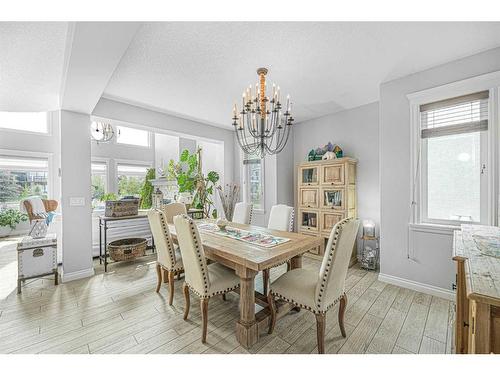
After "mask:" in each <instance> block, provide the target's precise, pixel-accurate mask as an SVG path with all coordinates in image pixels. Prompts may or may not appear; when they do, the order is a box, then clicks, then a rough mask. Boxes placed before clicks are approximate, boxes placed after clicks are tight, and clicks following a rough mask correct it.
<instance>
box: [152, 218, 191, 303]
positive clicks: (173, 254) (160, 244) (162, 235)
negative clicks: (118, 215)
mask: <svg viewBox="0 0 500 375" xmlns="http://www.w3.org/2000/svg"><path fill="white" fill-rule="evenodd" d="M148 220H149V226H150V228H151V233H152V235H153V239H154V242H155V249H156V254H157V261H156V273H157V275H158V283H157V284H156V293H158V292H159V291H160V287H161V282H162V274H163V277H164V278H165V273H164V272H163V271H165V272H166V275H167V278H168V286H169V299H168V304H169V305H171V304H172V303H173V300H174V276H175V275H180V274H181V273H182V272H184V266H183V262H182V257H181V254H180V252H179V249H176V248H175V247H174V243H173V241H172V236H171V235H170V230H169V229H168V223H167V219H166V215H165V213H164V212H163V211H162V210H158V209H151V210H149V211H148ZM166 281H167V280H165V282H166Z"/></svg>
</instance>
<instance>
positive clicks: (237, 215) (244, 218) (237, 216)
mask: <svg viewBox="0 0 500 375" xmlns="http://www.w3.org/2000/svg"><path fill="white" fill-rule="evenodd" d="M252 212H253V205H252V204H251V203H245V202H238V203H236V205H235V206H234V212H233V220H231V221H232V222H233V223H238V224H248V225H250V223H251V222H252Z"/></svg>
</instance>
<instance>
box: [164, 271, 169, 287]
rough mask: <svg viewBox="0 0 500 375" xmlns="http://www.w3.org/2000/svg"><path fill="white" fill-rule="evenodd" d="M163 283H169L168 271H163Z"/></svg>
mask: <svg viewBox="0 0 500 375" xmlns="http://www.w3.org/2000/svg"><path fill="white" fill-rule="evenodd" d="M163 282H164V283H165V284H166V283H167V282H168V271H167V270H163Z"/></svg>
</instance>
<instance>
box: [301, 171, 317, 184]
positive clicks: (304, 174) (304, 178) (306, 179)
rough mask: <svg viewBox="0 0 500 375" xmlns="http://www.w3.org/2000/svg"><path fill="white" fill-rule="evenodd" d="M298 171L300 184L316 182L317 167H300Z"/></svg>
mask: <svg viewBox="0 0 500 375" xmlns="http://www.w3.org/2000/svg"><path fill="white" fill-rule="evenodd" d="M300 171H301V172H300V175H301V184H302V185H307V186H309V185H317V184H318V167H302V168H301V170H300Z"/></svg>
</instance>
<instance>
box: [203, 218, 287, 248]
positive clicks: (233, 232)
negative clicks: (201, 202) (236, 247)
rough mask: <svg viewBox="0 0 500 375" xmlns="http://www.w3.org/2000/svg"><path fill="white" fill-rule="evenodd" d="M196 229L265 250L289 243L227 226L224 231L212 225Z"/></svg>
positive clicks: (280, 238)
mask: <svg viewBox="0 0 500 375" xmlns="http://www.w3.org/2000/svg"><path fill="white" fill-rule="evenodd" d="M198 229H200V230H202V231H206V232H210V233H214V234H217V235H220V236H224V237H228V238H233V239H235V240H239V241H243V242H248V243H250V244H252V245H257V246H261V247H266V248H269V247H274V246H277V245H281V244H282V243H285V242H288V241H290V239H289V238H284V237H276V236H273V235H271V234H267V233H262V232H257V231H247V230H243V229H238V228H233V227H230V226H227V227H226V229H225V230H220V229H219V227H218V226H217V225H216V224H212V223H199V224H198Z"/></svg>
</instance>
